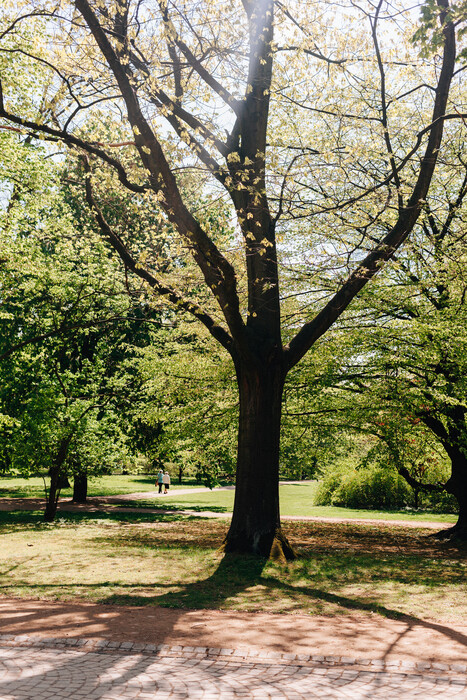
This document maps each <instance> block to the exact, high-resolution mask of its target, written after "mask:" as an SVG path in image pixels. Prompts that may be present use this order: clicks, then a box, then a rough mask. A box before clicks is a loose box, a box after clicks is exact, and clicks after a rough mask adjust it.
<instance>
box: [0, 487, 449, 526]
mask: <svg viewBox="0 0 467 700" xmlns="http://www.w3.org/2000/svg"><path fill="white" fill-rule="evenodd" d="M287 483H290V482H287ZM233 488H234V487H233V486H224V487H220V490H232V489H233ZM209 491H210V489H207V488H206V489H205V488H199V489H198V488H197V489H176V490H174V491H173V492H172V493H171V496H172V497H173V496H175V495H184V494H191V493H206V492H209ZM150 498H154V499H155V500H160V499H162V500H163V499H164V496H163V495H161V494H158V493H155V492H153V491H139V492H137V493H126V494H119V495H117V496H91V497H89V498H88V500H87V503H73V502H72V500H71V498H62V499H61V500H60V501H59V504H58V509H57V510H58V512H61V513H79V512H80V511H82V512H89V513H92V512H105V513H158V514H164V515H170V514H173V513H174V511H173V510H170V509H168V510H161V509H160V507H159V508H138V507H137V506H135V507H129V506H126V505H124V504H125V503H126V502H128V501H138V500H147V499H150ZM119 506H120V507H119ZM42 508H44V499H42V498H0V511H9V510H41V509H42ZM176 513H177V514H179V515H187V516H191V517H196V518H230V517H231V516H232V513H230V512H226V513H219V512H214V511H210V510H205V511H195V510H190V509H189V508H186V509H183V510H179V509H177V511H176ZM281 520H296V521H311V522H313V521H315V522H322V523H345V522H351V523H355V524H365V523H366V524H367V525H401V526H403V527H414V528H423V527H426V528H429V529H432V530H442V529H443V528H446V527H449V523H446V522H441V521H438V522H436V521H428V520H380V519H378V518H339V517H336V518H334V517H326V516H319V515H300V516H296V515H282V516H281Z"/></svg>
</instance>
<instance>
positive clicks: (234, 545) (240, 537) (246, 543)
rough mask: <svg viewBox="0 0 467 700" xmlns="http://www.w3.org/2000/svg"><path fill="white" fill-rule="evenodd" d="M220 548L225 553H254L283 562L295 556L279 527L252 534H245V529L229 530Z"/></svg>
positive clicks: (291, 559)
mask: <svg viewBox="0 0 467 700" xmlns="http://www.w3.org/2000/svg"><path fill="white" fill-rule="evenodd" d="M221 549H222V551H224V552H225V553H226V554H230V553H236V554H254V555H256V556H259V557H262V558H264V559H269V560H271V561H278V562H284V563H285V562H286V561H293V560H294V559H296V558H297V554H296V552H295V551H294V549H293V547H292V546H291V544H290V543H289V541H288V539H287V537H286V536H285V535H284V533H283V532H282V529H281V528H280V527H279V528H276V529H275V530H273V531H272V532H268V533H262V534H258V533H255V534H254V535H251V534H247V533H246V532H245V531H243V532H237V533H235V534H232V533H231V532H229V533H228V534H227V537H226V538H225V540H224V542H223V544H222V547H221Z"/></svg>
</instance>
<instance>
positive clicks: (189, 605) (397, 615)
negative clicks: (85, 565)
mask: <svg viewBox="0 0 467 700" xmlns="http://www.w3.org/2000/svg"><path fill="white" fill-rule="evenodd" d="M266 564H267V561H266V560H264V559H258V558H257V557H249V556H243V555H236V554H225V555H224V556H223V558H222V560H221V561H220V563H219V565H218V567H217V568H216V570H215V571H214V572H213V573H212V574H211V575H210V576H209V577H208V578H206V579H204V580H203V581H196V582H195V583H189V584H185V585H183V586H182V588H181V590H179V591H167V592H164V593H162V594H155V595H154V596H152V597H151V598H150V600H151V604H152V605H157V606H161V607H168V608H181V609H182V610H187V609H190V610H199V609H220V608H222V607H223V603H225V601H227V600H228V599H231V598H233V597H235V596H236V595H240V594H242V593H245V592H246V591H248V589H250V588H253V587H256V586H261V588H262V592H261V595H262V596H264V597H268V596H274V595H275V594H276V593H277V592H280V593H285V594H288V595H290V596H291V597H292V598H293V597H297V596H304V597H305V598H308V599H309V600H313V601H319V602H323V603H326V604H331V605H333V606H335V607H337V608H339V609H340V612H342V611H348V612H349V613H350V612H361V613H373V614H374V613H376V614H378V615H380V616H382V617H385V618H388V619H390V620H397V621H399V622H401V623H404V629H403V631H402V632H401V633H400V635H398V636H397V638H396V639H395V640H394V641H393V643H392V644H390V645H389V647H388V649H387V651H386V654H389V653H390V651H391V650H392V649H393V648H394V647H395V646H397V643H398V641H400V639H402V637H404V636H405V635H406V634H407V633H408V632H409V631H410V630H413V629H415V628H417V627H420V628H424V629H426V630H431V631H432V632H437V633H439V634H441V635H443V636H444V637H446V638H448V639H450V640H452V641H455V642H457V643H459V644H461V645H463V646H464V647H467V635H465V634H463V633H462V632H459V631H458V630H455V629H452V628H451V627H449V626H448V625H444V624H441V623H437V622H431V621H427V620H424V619H422V618H419V617H416V616H415V615H409V614H405V613H401V612H399V611H398V610H394V609H392V608H389V607H387V606H385V605H382V604H380V603H377V602H366V601H362V600H358V599H356V598H350V597H348V596H344V595H339V594H336V593H331V592H329V591H326V590H322V589H320V588H318V587H316V586H312V585H310V586H303V585H301V586H300V585H292V584H289V583H287V582H284V581H280V580H279V579H277V578H274V577H271V576H265V575H264V568H265V566H266ZM102 602H104V603H112V604H125V605H138V606H139V605H147V604H148V598H147V597H143V596H138V595H132V594H128V595H125V594H123V596H121V595H111V596H110V597H107V598H106V599H105V600H102ZM292 619H293V618H292ZM337 619H338V618H336V620H337ZM312 620H313V617H312V616H310V623H312ZM357 635H358V629H357V628H356V629H355V636H357Z"/></svg>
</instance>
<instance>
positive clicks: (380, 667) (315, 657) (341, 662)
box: [0, 634, 467, 687]
mask: <svg viewBox="0 0 467 700" xmlns="http://www.w3.org/2000/svg"><path fill="white" fill-rule="evenodd" d="M17 645H18V646H27V647H34V648H36V649H74V650H80V651H85V652H112V653H114V652H120V653H125V654H145V655H152V656H162V657H182V658H192V659H193V658H194V659H206V658H208V659H212V660H220V659H222V660H226V661H227V660H228V661H241V662H246V663H254V664H261V663H265V664H268V665H270V664H271V662H273V663H279V664H293V665H297V666H310V667H316V666H352V667H356V666H357V667H363V668H364V669H365V670H367V671H372V672H377V671H381V672H386V671H400V672H402V673H407V672H418V673H420V672H421V673H424V674H425V673H430V672H431V673H437V674H440V673H444V674H456V675H457V674H466V673H467V662H466V663H453V664H446V663H436V662H434V663H430V662H412V661H403V660H400V661H396V660H392V661H385V660H383V659H359V658H352V657H349V656H323V655H321V654H288V653H280V652H275V651H269V652H265V651H256V650H254V649H221V648H217V647H194V646H182V645H179V644H173V645H171V644H157V645H156V644H141V643H138V642H115V641H111V640H107V639H88V638H81V637H39V636H33V635H28V634H19V635H14V634H0V646H17ZM464 680H465V685H466V687H467V677H466V676H465V675H464Z"/></svg>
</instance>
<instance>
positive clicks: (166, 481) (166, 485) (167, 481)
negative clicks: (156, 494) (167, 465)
mask: <svg viewBox="0 0 467 700" xmlns="http://www.w3.org/2000/svg"><path fill="white" fill-rule="evenodd" d="M163 483H164V494H166V493H167V491H168V490H169V488H170V474H169V472H164V476H163Z"/></svg>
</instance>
